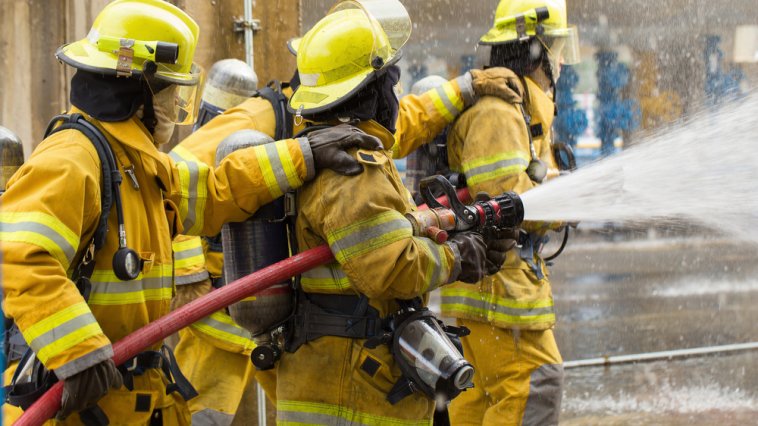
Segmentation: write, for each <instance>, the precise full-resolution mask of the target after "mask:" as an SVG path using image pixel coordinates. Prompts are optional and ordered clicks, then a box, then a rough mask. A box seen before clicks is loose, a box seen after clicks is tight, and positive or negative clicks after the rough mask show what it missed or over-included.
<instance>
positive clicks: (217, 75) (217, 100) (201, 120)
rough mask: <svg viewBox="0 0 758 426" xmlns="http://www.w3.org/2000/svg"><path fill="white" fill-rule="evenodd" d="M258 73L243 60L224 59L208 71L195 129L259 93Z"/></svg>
mask: <svg viewBox="0 0 758 426" xmlns="http://www.w3.org/2000/svg"><path fill="white" fill-rule="evenodd" d="M257 87H258V76H257V75H255V71H253V69H252V68H250V66H249V65H247V64H246V63H244V62H242V61H240V60H239V59H222V60H220V61H218V62H216V63H215V64H213V66H212V67H211V69H210V71H208V80H207V81H206V82H205V86H203V97H202V99H201V102H200V110H199V111H198V114H197V121H196V122H195V126H194V127H193V129H192V130H193V131H194V130H197V129H198V128H200V127H201V126H202V125H203V124H205V123H207V122H208V121H210V120H211V119H213V117H215V116H217V115H219V114H221V113H222V112H224V111H226V110H227V109H229V108H232V107H234V106H237V105H239V104H241V103H242V102H244V101H245V100H246V99H248V98H250V97H251V96H253V95H254V94H255V91H256V89H257Z"/></svg>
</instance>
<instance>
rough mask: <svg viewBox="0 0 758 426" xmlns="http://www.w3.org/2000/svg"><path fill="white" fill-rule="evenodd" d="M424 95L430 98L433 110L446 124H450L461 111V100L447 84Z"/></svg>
mask: <svg viewBox="0 0 758 426" xmlns="http://www.w3.org/2000/svg"><path fill="white" fill-rule="evenodd" d="M426 95H428V96H429V97H430V98H431V100H432V104H434V108H435V109H436V110H437V112H438V113H440V115H442V116H443V117H445V120H447V122H448V123H452V122H453V120H455V118H456V117H458V115H459V114H460V113H461V111H463V99H462V98H461V96H459V95H458V93H457V92H456V90H455V88H454V87H453V85H452V84H451V83H449V82H448V83H445V84H443V85H441V86H438V87H435V88H434V89H430V90H429V91H428V92H426Z"/></svg>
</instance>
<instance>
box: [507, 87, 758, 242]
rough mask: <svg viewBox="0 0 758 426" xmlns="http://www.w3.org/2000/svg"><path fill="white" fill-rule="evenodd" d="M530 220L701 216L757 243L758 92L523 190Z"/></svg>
mask: <svg viewBox="0 0 758 426" xmlns="http://www.w3.org/2000/svg"><path fill="white" fill-rule="evenodd" d="M522 199H523V202H524V207H525V219H526V220H565V221H646V222H649V221H651V220H653V221H654V220H660V221H666V222H671V223H672V224H678V223H681V224H686V223H693V222H694V223H697V224H700V225H704V226H707V227H709V228H712V229H715V230H719V231H722V232H724V233H728V234H730V235H732V236H733V237H734V238H737V239H740V240H743V241H748V242H752V243H755V244H758V226H757V225H758V93H757V92H753V93H750V94H749V95H747V96H745V97H744V98H742V99H740V100H738V101H735V102H733V103H731V104H729V105H726V106H724V107H722V108H720V109H719V110H704V111H701V112H699V113H697V114H693V115H691V116H690V117H689V118H688V119H687V120H684V121H683V122H681V123H679V124H677V125H675V126H672V127H669V128H667V129H664V130H661V131H659V132H657V133H656V134H653V135H651V136H648V137H645V138H644V140H642V141H641V142H640V143H638V144H636V145H634V146H632V147H630V148H629V149H627V150H625V151H623V152H622V153H620V154H618V155H614V156H612V157H608V158H605V159H603V160H601V161H598V162H596V163H593V164H591V165H588V166H585V167H584V168H581V169H579V170H577V171H576V172H574V173H573V174H571V175H568V176H564V177H561V178H558V179H554V180H552V181H550V182H547V183H546V184H544V185H542V186H540V187H538V188H535V189H533V190H531V191H529V192H527V193H525V194H523V196H522Z"/></svg>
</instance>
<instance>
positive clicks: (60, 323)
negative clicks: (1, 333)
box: [22, 302, 103, 364]
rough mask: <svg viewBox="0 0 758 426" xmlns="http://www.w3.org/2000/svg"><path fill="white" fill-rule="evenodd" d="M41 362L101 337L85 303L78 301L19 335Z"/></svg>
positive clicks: (97, 325) (99, 330) (100, 331)
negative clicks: (92, 338) (91, 338)
mask: <svg viewBox="0 0 758 426" xmlns="http://www.w3.org/2000/svg"><path fill="white" fill-rule="evenodd" d="M22 333H23V335H24V340H26V341H27V342H29V346H30V347H31V348H32V350H34V352H35V353H36V354H37V357H38V358H39V360H40V361H42V363H43V364H44V363H46V362H47V361H48V360H49V359H50V358H52V357H54V356H56V355H59V354H61V353H62V352H64V351H66V350H68V349H69V348H72V347H74V346H76V345H78V344H79V343H81V342H83V341H85V340H87V339H89V338H90V337H93V336H97V335H101V334H103V330H102V329H100V325H99V324H98V323H97V320H95V317H94V315H92V312H91V311H90V309H89V307H88V306H87V303H86V302H79V303H76V304H74V305H71V306H69V307H67V308H65V309H62V310H60V311H58V312H56V313H54V314H53V315H50V316H49V317H47V318H45V319H43V320H41V321H38V322H37V323H35V324H34V325H32V326H31V327H28V328H26V329H25V330H24V331H23V332H22Z"/></svg>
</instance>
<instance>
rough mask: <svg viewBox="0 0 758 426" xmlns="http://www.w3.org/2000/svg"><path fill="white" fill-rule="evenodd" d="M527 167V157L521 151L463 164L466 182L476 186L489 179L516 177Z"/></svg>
mask: <svg viewBox="0 0 758 426" xmlns="http://www.w3.org/2000/svg"><path fill="white" fill-rule="evenodd" d="M527 166H529V156H528V154H527V153H526V152H522V151H509V152H502V153H499V154H496V155H491V156H486V157H482V158H478V159H476V160H472V161H467V162H465V163H463V173H465V174H466V182H468V184H469V185H476V184H479V183H482V182H485V181H488V180H491V179H495V178H502V177H508V176H512V175H516V174H518V173H521V172H523V171H524V170H526V168H527Z"/></svg>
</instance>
